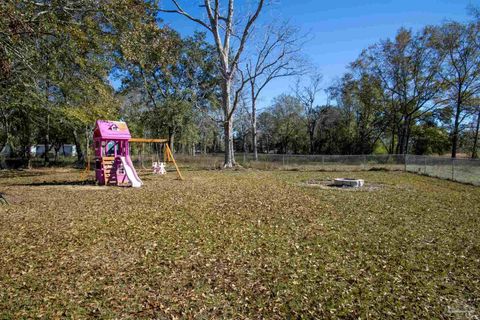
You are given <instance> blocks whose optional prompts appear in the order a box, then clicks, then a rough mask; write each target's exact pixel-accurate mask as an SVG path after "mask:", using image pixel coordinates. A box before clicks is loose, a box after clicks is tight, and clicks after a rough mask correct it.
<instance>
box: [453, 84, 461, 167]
mask: <svg viewBox="0 0 480 320" xmlns="http://www.w3.org/2000/svg"><path fill="white" fill-rule="evenodd" d="M461 107H462V99H461V96H460V93H459V94H458V97H457V105H456V108H455V121H454V123H453V133H452V158H456V157H457V148H458V133H459V127H460V111H461Z"/></svg>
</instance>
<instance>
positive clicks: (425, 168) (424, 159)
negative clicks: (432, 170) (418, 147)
mask: <svg viewBox="0 0 480 320" xmlns="http://www.w3.org/2000/svg"><path fill="white" fill-rule="evenodd" d="M423 173H424V174H425V175H426V174H427V156H423Z"/></svg>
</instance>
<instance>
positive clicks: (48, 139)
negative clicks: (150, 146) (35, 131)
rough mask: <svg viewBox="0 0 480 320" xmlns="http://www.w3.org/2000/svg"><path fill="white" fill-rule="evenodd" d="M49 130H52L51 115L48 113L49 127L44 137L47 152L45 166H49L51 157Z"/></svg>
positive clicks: (44, 155)
mask: <svg viewBox="0 0 480 320" xmlns="http://www.w3.org/2000/svg"><path fill="white" fill-rule="evenodd" d="M49 130H50V115H48V114H47V128H46V131H45V137H44V144H45V153H44V154H43V158H44V162H45V163H44V164H45V166H47V165H48V163H49V162H50V159H49V158H48V151H49V145H50V136H49Z"/></svg>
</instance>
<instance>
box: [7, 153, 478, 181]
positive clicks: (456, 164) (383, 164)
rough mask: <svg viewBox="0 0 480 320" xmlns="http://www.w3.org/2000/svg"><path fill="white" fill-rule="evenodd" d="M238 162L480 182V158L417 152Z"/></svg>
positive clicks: (215, 157) (207, 163)
mask: <svg viewBox="0 0 480 320" xmlns="http://www.w3.org/2000/svg"><path fill="white" fill-rule="evenodd" d="M175 158H176V160H177V162H178V163H179V165H180V166H181V167H184V168H185V167H186V168H191V169H203V170H213V169H219V168H222V166H223V160H224V156H223V154H200V155H195V156H192V155H184V154H176V155H175ZM162 159H163V158H162V157H161V156H159V155H157V154H144V155H132V161H133V163H134V165H135V167H136V168H137V169H144V170H150V169H151V166H152V162H155V161H162ZM235 159H236V161H237V163H239V164H240V165H242V166H243V167H245V168H253V169H260V170H295V171H363V170H394V171H407V172H413V173H417V174H423V175H427V176H432V177H437V178H442V179H448V180H453V181H458V182H463V183H470V184H474V185H480V160H479V159H452V158H447V157H434V156H416V155H392V154H385V155H291V154H259V155H258V160H255V158H254V156H253V154H250V153H237V154H236V155H235ZM75 160H76V159H75V158H72V157H66V158H63V157H59V158H58V159H57V162H55V163H52V165H54V166H72V165H74V163H75ZM30 165H31V166H32V167H41V166H43V160H42V159H41V158H32V159H31V161H30ZM25 167H27V162H26V161H24V160H22V159H16V158H2V157H0V169H19V168H25Z"/></svg>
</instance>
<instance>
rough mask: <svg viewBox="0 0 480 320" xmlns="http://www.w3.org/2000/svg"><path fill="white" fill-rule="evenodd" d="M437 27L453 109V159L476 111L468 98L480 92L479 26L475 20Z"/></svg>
mask: <svg viewBox="0 0 480 320" xmlns="http://www.w3.org/2000/svg"><path fill="white" fill-rule="evenodd" d="M438 30H439V35H438V38H437V42H436V43H437V46H438V50H440V51H442V52H443V53H444V55H445V57H446V58H445V60H444V65H443V67H442V69H441V71H440V75H441V77H442V80H443V83H444V85H445V88H446V90H445V92H446V102H447V103H448V106H449V108H451V109H452V112H453V127H452V158H455V157H456V156H457V148H458V139H459V135H460V131H461V125H462V123H463V121H464V120H465V119H466V118H467V117H468V116H470V115H471V114H472V112H473V108H472V107H471V105H472V104H471V103H470V102H471V101H469V100H471V99H472V98H473V97H475V96H476V95H478V94H480V66H479V65H480V47H477V45H476V43H475V42H476V41H475V40H476V39H477V38H478V37H479V35H480V28H479V27H478V26H476V25H475V24H473V23H472V24H466V25H465V24H460V23H457V22H449V23H446V24H444V25H442V26H441V27H440V28H439V29H438Z"/></svg>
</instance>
